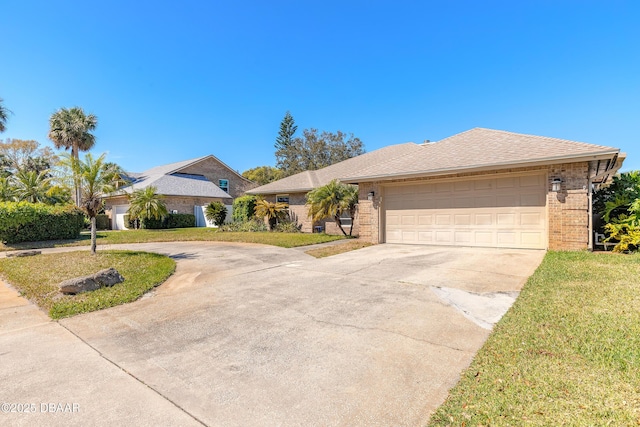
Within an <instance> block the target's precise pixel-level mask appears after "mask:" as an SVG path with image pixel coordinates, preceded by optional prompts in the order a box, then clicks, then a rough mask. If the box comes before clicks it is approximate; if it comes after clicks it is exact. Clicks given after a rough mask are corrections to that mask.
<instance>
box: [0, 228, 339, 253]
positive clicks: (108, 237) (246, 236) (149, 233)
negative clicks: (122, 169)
mask: <svg viewBox="0 0 640 427" xmlns="http://www.w3.org/2000/svg"><path fill="white" fill-rule="evenodd" d="M343 238H344V237H343V236H330V235H327V234H321V233H314V234H309V233H269V232H251V233H250V232H218V231H217V229H215V228H204V227H198V228H176V229H170V230H126V231H100V232H98V245H112V244H117V243H148V242H179V241H182V242H186V241H211V242H242V243H261V244H265V245H273V246H281V247H283V248H292V247H296V246H306V245H314V244H317V243H324V242H331V241H333V240H339V239H343ZM89 242H90V240H89V234H88V233H87V232H83V233H82V235H81V236H80V238H78V239H75V240H51V241H45V242H25V243H16V244H6V245H3V244H1V243H0V250H2V251H11V250H16V249H40V248H53V247H60V246H85V245H89Z"/></svg>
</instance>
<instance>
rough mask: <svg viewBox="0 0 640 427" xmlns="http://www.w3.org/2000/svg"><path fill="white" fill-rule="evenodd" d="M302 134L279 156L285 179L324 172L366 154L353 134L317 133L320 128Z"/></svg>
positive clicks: (280, 152) (279, 164)
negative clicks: (300, 174)
mask: <svg viewBox="0 0 640 427" xmlns="http://www.w3.org/2000/svg"><path fill="white" fill-rule="evenodd" d="M302 133H303V135H302V137H296V138H293V140H292V141H291V143H290V144H289V145H288V146H287V147H285V148H283V149H281V150H280V151H279V153H277V154H276V155H277V156H279V158H280V159H281V160H280V161H279V162H278V167H280V168H281V169H282V172H283V175H284V176H289V175H293V174H296V173H299V172H303V171H306V170H317V169H321V168H324V167H327V166H330V165H332V164H334V163H338V162H341V161H343V160H347V159H349V158H351V157H355V156H359V155H361V154H363V153H364V144H363V143H362V141H361V140H360V139H359V138H357V137H355V136H354V135H353V134H348V135H347V134H345V133H344V132H341V131H337V132H336V133H331V132H325V131H323V132H322V133H318V130H317V129H305V130H304V131H303V132H302Z"/></svg>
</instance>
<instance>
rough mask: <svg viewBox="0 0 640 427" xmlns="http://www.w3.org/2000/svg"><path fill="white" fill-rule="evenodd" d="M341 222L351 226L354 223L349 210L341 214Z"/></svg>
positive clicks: (345, 225) (343, 224)
mask: <svg viewBox="0 0 640 427" xmlns="http://www.w3.org/2000/svg"><path fill="white" fill-rule="evenodd" d="M340 222H341V223H342V226H343V227H351V226H352V225H353V224H352V222H351V214H350V213H349V211H344V212H342V213H341V214H340Z"/></svg>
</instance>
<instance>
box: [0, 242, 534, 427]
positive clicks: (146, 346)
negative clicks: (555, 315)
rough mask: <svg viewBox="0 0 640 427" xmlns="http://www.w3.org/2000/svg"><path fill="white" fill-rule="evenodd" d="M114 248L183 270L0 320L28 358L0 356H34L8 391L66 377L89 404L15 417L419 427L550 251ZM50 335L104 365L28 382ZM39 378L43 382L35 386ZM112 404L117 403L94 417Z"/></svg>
mask: <svg viewBox="0 0 640 427" xmlns="http://www.w3.org/2000/svg"><path fill="white" fill-rule="evenodd" d="M111 248H113V249H122V248H124V249H139V250H145V251H151V252H159V253H164V254H167V255H169V256H171V257H173V258H174V259H176V260H177V263H178V267H177V270H176V273H175V274H174V275H173V276H172V277H171V278H170V279H169V280H168V281H167V282H166V283H164V284H163V285H161V286H160V287H158V288H156V289H155V290H154V291H153V292H151V293H150V294H148V295H146V296H145V297H143V298H142V299H140V300H139V301H136V302H134V303H131V304H127V305H123V306H119V307H114V308H110V309H107V310H103V311H100V312H94V313H88V314H84V315H80V316H76V317H73V318H69V319H64V320H61V321H60V322H52V321H48V320H46V319H44V318H42V317H40V318H39V321H38V322H39V323H38V322H35V323H34V326H33V327H24V324H23V327H22V328H19V327H17V326H15V327H8V328H5V329H2V328H0V345H5V344H7V345H8V344H9V343H13V345H14V346H17V347H14V348H18V347H20V346H21V345H22V346H26V348H25V350H26V351H25V352H26V353H28V356H27V357H24V355H23V357H22V358H21V359H17V358H16V357H18V356H17V355H16V354H13V353H12V352H11V351H9V355H8V356H5V355H0V361H3V359H4V361H5V362H9V363H22V364H23V366H24V367H25V369H23V370H19V372H15V373H13V372H12V370H11V369H10V368H7V366H8V365H7V363H3V364H2V367H0V380H2V381H3V384H10V386H9V389H8V390H5V391H3V394H5V395H4V396H3V398H4V399H5V400H7V398H12V399H14V400H15V399H29V400H37V399H40V400H43V399H44V400H47V399H51V398H52V397H51V393H53V390H54V388H55V387H54V386H58V387H59V386H60V382H63V383H64V381H65V379H66V380H67V381H71V383H72V384H73V386H74V387H76V388H78V392H77V396H78V397H77V399H79V400H80V402H79V404H80V407H81V408H83V407H84V408H85V409H84V413H76V414H69V416H67V417H57V415H58V414H55V416H54V415H52V414H44V415H43V414H38V416H37V417H36V416H34V417H32V418H30V419H29V418H28V417H26V418H25V417H22V418H20V417H13V418H10V420H11V421H12V423H14V424H16V425H37V424H39V423H40V421H42V425H55V424H57V423H58V422H60V425H63V423H64V424H65V425H74V424H75V423H76V421H77V425H82V424H85V425H86V424H87V423H90V424H92V425H108V424H110V425H112V424H113V422H114V420H118V421H120V422H119V423H120V424H122V423H123V422H124V423H125V424H128V423H129V421H132V420H134V421H135V424H136V425H169V424H174V425H178V424H180V425H210V426H245V425H322V426H334V425H335V426H338V425H339V426H342V425H344V426H347V425H349V426H352V425H367V426H376V425H380V426H386V425H398V426H399V425H420V424H424V423H425V422H426V421H427V420H428V418H429V416H430V414H431V413H432V412H433V410H434V409H435V408H436V407H437V406H438V405H440V404H441V403H442V402H443V400H444V399H445V397H446V395H447V392H448V390H449V389H450V388H451V387H452V386H453V385H454V384H455V383H456V382H457V380H458V378H459V375H460V373H461V371H462V370H463V369H464V368H466V367H467V366H468V365H469V363H470V362H471V360H472V358H473V356H474V355H475V353H476V352H477V350H478V349H479V348H480V347H481V345H482V344H483V343H484V341H485V340H486V338H487V336H488V334H489V333H490V328H491V326H492V324H493V323H494V322H495V321H497V320H498V319H499V318H500V316H501V315H502V314H503V313H504V311H505V310H506V309H507V308H508V307H509V306H510V304H511V303H512V302H513V300H514V298H515V297H516V296H517V293H518V292H519V290H520V289H521V287H522V285H523V284H524V282H525V281H526V278H527V277H528V276H529V275H531V274H532V273H533V271H534V270H535V268H537V266H538V265H539V263H540V261H541V260H542V257H543V256H544V252H542V251H526V250H496V249H471V248H442V247H417V246H402V245H377V246H372V247H368V248H364V249H361V250H358V251H354V252H349V253H345V254H341V255H337V256H333V257H330V258H325V259H315V258H312V257H310V256H309V255H306V254H305V253H304V252H303V251H302V250H300V249H284V248H277V247H271V246H262V245H249V244H231V243H230V244H224V243H210V242H197V243H196V242H189V243H186V242H185V243H153V244H136V245H122V246H121V245H114V246H113V247H111ZM77 249H78V248H69V249H67V248H65V249H64V250H77ZM101 249H102V248H101ZM1 300H2V296H1V295H0V301H1ZM7 307H9V308H7ZM11 307H12V306H11V305H10V304H9V305H7V304H5V306H3V305H2V304H0V319H5V320H6V319H9V315H10V314H11V313H10V312H9V311H7V310H13V308H15V307H13V308H11ZM16 313H17V311H16ZM22 316H23V317H24V316H27V314H24V313H23V314H22ZM27 317H28V316H27ZM26 324H29V323H28V322H27V323H26ZM43 325H46V327H47V328H49V329H51V330H52V331H53V335H47V334H41V338H42V340H41V342H46V344H43V346H45V347H46V349H44V350H43V349H39V347H38V341H37V336H33V335H34V334H35V332H34V331H36V329H37V328H41V329H42V327H43ZM29 334H31V336H29ZM57 335H59V336H60V340H62V341H64V342H65V343H66V342H67V341H69V343H71V342H72V341H73V346H76V347H77V349H78V351H81V352H85V353H87V354H89V353H91V355H88V356H87V357H86V360H90V361H91V363H95V364H96V367H97V368H93V365H91V366H89V367H86V366H85V367H84V368H83V367H82V366H80V367H79V369H78V370H76V371H73V366H67V365H65V364H64V363H63V362H62V361H60V362H56V360H57V359H56V358H53V360H54V362H53V363H59V364H60V365H59V366H58V367H56V366H50V368H51V369H50V370H48V371H42V372H40V373H39V375H46V372H49V373H50V375H51V378H50V379H49V381H45V380H43V381H40V382H39V383H38V382H36V383H33V382H29V381H27V382H26V385H25V382H24V378H23V376H24V375H27V374H25V372H28V368H29V366H30V365H33V366H36V365H39V364H42V363H48V362H47V361H49V363H51V362H50V361H51V360H52V358H51V357H50V355H51V352H52V351H55V350H54V349H55V348H56V345H55V344H56V338H55V336H57ZM52 336H53V337H54V338H53V339H52V338H51V337H52ZM43 337H44V338H43ZM21 338H22V339H31V340H34V339H35V341H30V344H25V343H24V342H23V341H21ZM45 338H46V339H45ZM65 340H66V341H65ZM62 341H60V342H62ZM68 345H71V344H68ZM76 347H73V348H74V349H75V348H76ZM87 363H88V362H87ZM56 368H58V370H57V371H56ZM98 368H100V369H101V370H99V372H100V373H99V378H98V379H96V382H95V383H93V385H92V384H91V383H88V384H87V383H85V382H86V381H90V376H89V378H86V379H85V376H87V372H85V371H83V370H82V369H85V370H86V369H98ZM72 373H73V374H75V375H76V377H77V378H74V377H73V376H72V375H71V374H72ZM70 375H71V377H70ZM109 375H112V376H113V378H114V381H116V380H117V381H122V384H123V385H122V389H121V392H120V393H118V392H114V390H113V387H111V388H108V389H106V390H105V392H101V390H100V389H96V387H95V384H97V383H100V381H105V382H107V381H108V377H109ZM103 377H104V378H103ZM121 377H127V378H121ZM74 381H75V382H74ZM127 381H129V382H127ZM36 384H37V385H38V386H39V387H40V389H39V390H31V389H30V388H32V387H35V386H36ZM47 387H51V389H50V390H49V389H48V388H47ZM82 387H84V388H85V389H86V390H84V391H82V390H81V389H82ZM62 389H63V388H62ZM55 390H58V389H55ZM58 391H59V390H58ZM58 391H56V392H58ZM90 391H91V392H90ZM7 393H8V394H7ZM57 396H59V395H57ZM57 399H58V400H60V399H61V397H57ZM83 399H84V400H83ZM136 399H139V402H136ZM135 403H139V405H138V406H136V404H135ZM96 405H97V406H100V405H101V408H96ZM105 405H111V406H112V407H113V408H120V410H121V411H122V413H121V414H120V415H119V416H116V415H113V414H111V413H109V416H105V417H103V418H100V417H99V414H100V413H102V412H100V411H104V409H105V408H104V406H105ZM136 407H137V408H138V409H137V410H136V409H135V408H136ZM98 409H100V410H98ZM12 415H15V414H9V415H8V416H12ZM0 417H2V414H0ZM158 418H160V419H161V420H164V421H165V422H162V421H160V422H158ZM0 419H1V418H0ZM34 421H35V423H34ZM27 422H28V424H27ZM70 422H71V424H69V423H70Z"/></svg>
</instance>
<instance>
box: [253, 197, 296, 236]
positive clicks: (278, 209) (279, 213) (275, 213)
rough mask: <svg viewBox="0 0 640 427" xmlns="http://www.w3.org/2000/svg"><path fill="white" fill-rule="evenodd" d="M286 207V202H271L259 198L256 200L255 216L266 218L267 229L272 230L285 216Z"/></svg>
mask: <svg viewBox="0 0 640 427" xmlns="http://www.w3.org/2000/svg"><path fill="white" fill-rule="evenodd" d="M288 208H289V206H288V205H287V204H286V203H280V202H276V203H273V202H268V201H266V200H264V199H260V200H258V201H257V202H256V217H258V218H267V221H268V222H269V229H270V230H273V228H274V227H275V225H276V223H277V222H278V221H279V220H283V219H285V218H286V216H287V211H288Z"/></svg>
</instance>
